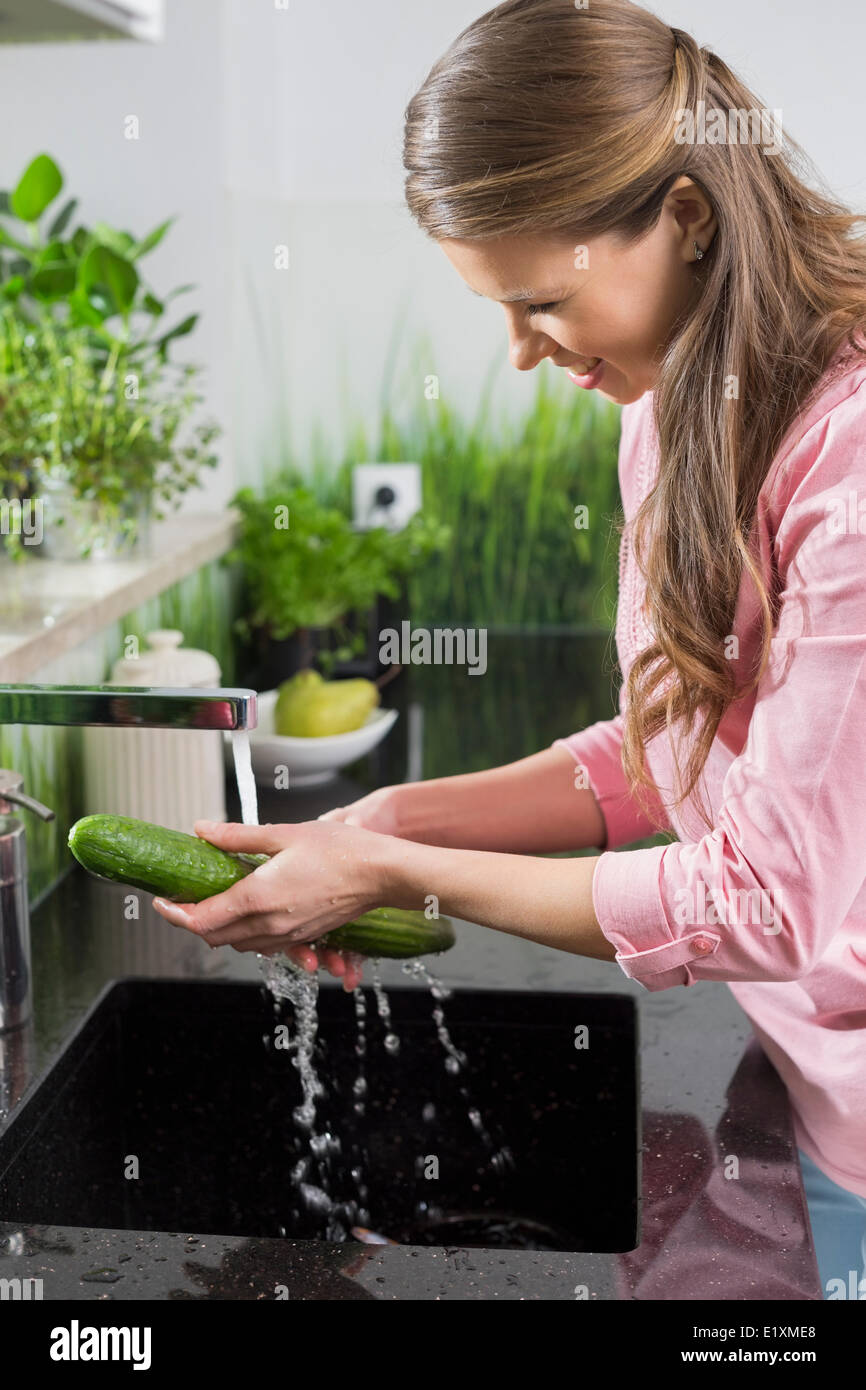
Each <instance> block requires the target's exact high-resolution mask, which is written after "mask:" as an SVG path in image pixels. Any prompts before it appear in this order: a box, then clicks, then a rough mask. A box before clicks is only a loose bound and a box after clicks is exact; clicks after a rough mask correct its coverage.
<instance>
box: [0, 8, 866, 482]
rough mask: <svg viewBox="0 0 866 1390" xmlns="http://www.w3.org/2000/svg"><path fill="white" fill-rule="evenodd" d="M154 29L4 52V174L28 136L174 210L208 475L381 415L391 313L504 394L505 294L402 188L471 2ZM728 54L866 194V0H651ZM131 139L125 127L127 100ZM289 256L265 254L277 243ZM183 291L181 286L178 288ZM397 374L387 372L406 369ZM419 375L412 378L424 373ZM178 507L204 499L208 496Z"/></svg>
mask: <svg viewBox="0 0 866 1390" xmlns="http://www.w3.org/2000/svg"><path fill="white" fill-rule="evenodd" d="M167 8H168V23H167V36H166V42H165V44H164V45H161V46H159V47H155V48H153V47H150V46H147V45H144V44H141V45H138V44H134V43H100V44H76V45H45V46H26V47H14V48H12V47H10V48H5V49H2V48H0V104H2V109H4V114H5V120H4V122H3V129H4V141H3V147H2V155H0V184H4V183H5V184H8V183H9V182H11V180H12V179H13V177H14V176H15V175H16V174H17V172H18V171H19V170H20V168H21V167H22V166H23V164H24V163H25V161H26V160H27V159H28V158H29V157H30V156H31V155H32V154H34V153H35V152H36V151H37V150H40V149H46V150H49V151H51V152H52V153H53V154H54V155H55V156H56V157H57V158H58V159H59V161H60V163H61V165H62V167H63V168H64V171H65V173H66V175H67V178H68V181H69V185H70V187H71V188H72V189H73V190H74V191H77V192H80V193H81V194H82V196H83V200H84V212H85V214H86V215H88V216H90V217H94V218H95V217H102V218H104V219H105V220H107V221H111V222H115V223H118V224H119V225H121V226H123V225H127V224H128V225H129V227H130V228H132V229H135V230H138V229H143V228H145V227H149V226H150V225H152V224H153V223H155V222H157V221H159V220H160V219H161V218H162V217H163V216H165V215H167V214H168V213H177V214H179V221H178V224H177V226H176V227H175V228H174V229H173V230H172V232H171V234H170V236H169V238H168V239H167V241H166V242H165V243H164V245H163V246H162V247H161V248H160V249H159V250H158V251H157V252H156V253H155V254H154V255H153V257H152V259H151V260H150V262H149V263H148V269H149V270H150V272H151V274H152V278H153V280H154V282H155V284H156V286H157V288H163V289H164V288H167V287H170V286H171V285H173V284H177V283H180V282H182V281H186V280H189V279H193V280H196V281H197V282H198V283H199V285H200V290H199V291H198V292H197V294H196V296H195V297H193V296H190V297H189V301H188V303H189V305H190V308H192V307H193V306H194V307H196V308H198V309H200V310H201V313H202V323H201V326H200V328H199V330H198V331H197V333H196V335H195V337H194V338H192V339H189V340H187V341H186V342H185V343H184V344H183V346H182V349H181V355H183V356H185V357H188V358H190V359H195V360H200V361H204V362H206V363H207V365H208V368H209V403H210V405H211V406H212V407H213V408H214V409H215V410H216V411H217V413H218V414H219V416H220V417H221V419H222V420H223V421H224V423H225V424H226V426H227V428H228V429H229V431H230V438H229V440H227V441H226V444H225V445H224V454H225V464H224V467H223V469H222V470H221V473H220V476H219V478H217V479H216V480H214V481H213V482H211V483H210V484H209V503H210V504H211V505H213V506H218V505H221V504H222V502H223V501H224V500H225V498H226V497H227V496H228V495H229V493H230V491H231V490H232V488H233V486H234V470H235V469H237V471H238V473H239V475H240V476H243V477H249V478H251V479H253V480H254V479H256V478H257V477H258V476H259V475H260V473H261V470H262V468H263V467H264V466H266V465H267V464H269V463H271V462H273V461H274V460H275V458H276V457H277V456H278V454H279V449H280V442H281V440H282V439H285V438H290V439H291V441H292V442H293V444H294V446H295V448H296V450H297V451H298V452H299V453H301V454H302V455H303V452H304V450H305V447H306V442H307V440H308V438H309V433H310V430H311V428H312V427H313V425H314V424H315V423H317V422H318V423H319V424H320V425H321V426H322V428H323V429H324V430H325V432H326V434H328V435H329V436H330V437H331V438H333V439H334V440H337V439H338V438H339V435H340V431H341V428H342V426H341V412H342V405H343V400H344V396H345V393H346V392H348V393H349V402H348V403H349V405H350V406H351V407H352V408H354V410H355V411H356V412H359V413H360V414H361V415H362V416H364V417H366V418H367V419H369V420H375V419H376V418H377V417H378V406H379V397H380V389H381V382H382V373H383V366H384V361H385V358H386V354H387V351H388V346H389V343H390V342H391V341H392V338H393V334H394V331H395V326H396V325H397V321H398V319H399V318H400V316H401V314H403V313H404V312H405V322H404V325H403V331H402V338H401V339H400V341H401V342H402V344H403V348H402V350H401V351H400V352H399V353H398V356H397V369H398V372H399V371H401V370H402V371H404V372H405V369H406V367H407V357H406V349H407V347H408V345H409V344H410V343H411V342H412V341H413V340H414V339H415V338H416V336H417V335H418V333H422V332H423V333H429V335H430V336H431V337H432V338H433V340H434V344H435V370H436V371H437V372H438V374H439V376H440V380H441V389H442V392H443V394H444V395H445V396H446V397H447V398H448V399H449V401H451V402H452V403H453V404H455V405H456V406H458V407H459V408H460V409H461V410H465V411H472V410H473V408H474V405H475V401H476V399H477V396H478V391H479V387H480V384H481V381H482V379H483V377H484V375H485V372H486V371H487V370H488V368H489V366H490V363H491V362H492V361H494V360H495V359H497V358H498V359H499V360H500V361H501V371H500V375H499V399H500V401H501V402H502V404H503V406H505V407H507V408H508V409H510V410H517V409H519V408H520V407H521V405H522V404H523V402H525V401H527V400H528V399H529V398H530V397H531V396H532V394H533V393H534V390H535V385H536V373H518V372H515V371H514V370H513V369H512V368H511V367H510V366H509V364H508V362H507V360H506V346H507V344H506V338H505V325H504V319H503V316H502V313H501V311H500V310H499V309H498V308H497V307H496V306H495V305H492V304H487V303H484V302H483V301H480V300H477V299H475V298H473V297H472V296H471V295H470V294H469V293H468V291H467V289H466V288H465V286H464V285H463V283H462V281H460V279H459V277H457V276H456V275H455V273H454V271H453V270H452V269H451V267H450V265H449V264H448V262H447V261H446V259H445V257H444V255H443V253H442V252H441V251H440V250H439V248H438V247H436V246H435V245H434V244H433V243H431V242H428V241H427V239H426V238H425V237H424V236H423V235H422V233H421V232H420V231H419V230H418V229H417V227H416V226H415V224H414V223H413V222H412V220H411V219H410V217H409V214H408V211H407V210H406V209H405V208H404V206H403V201H402V184H403V170H402V167H401V162H400V161H401V154H400V151H401V141H402V119H403V112H404V108H405V106H406V103H407V101H408V100H409V98H410V97H411V95H412V93H413V92H414V90H415V89H416V88H417V86H418V85H419V84H420V82H421V81H422V80H423V78H424V76H425V74H426V72H427V71H428V69H429V67H430V66H431V65H432V64H433V62H434V61H435V60H436V59H437V58H438V57H439V56H440V54H441V53H442V52H443V51H444V50H445V49H446V48H447V47H448V45H449V44H450V42H451V41H452V40H453V38H454V37H456V35H457V34H458V33H459V31H460V30H461V29H462V28H464V27H465V26H466V25H467V24H468V23H470V22H471V21H472V20H473V19H474V18H476V17H477V16H478V15H480V14H482V13H484V12H485V10H487V9H488V8H490V5H489V4H487V3H484V2H483V0H436V3H435V4H428V3H422V0H365V3H364V4H363V5H359V4H357V2H356V0H328V3H327V4H325V3H321V0H288V8H286V9H282V8H280V9H278V8H277V5H276V3H275V0H168V6H167ZM653 8H655V9H656V12H657V13H660V14H662V15H663V17H664V18H665V19H666V20H667V21H668V22H669V23H672V24H677V25H679V26H680V27H682V28H686V29H688V30H690V31H691V32H692V33H693V34H694V35H695V37H696V38H697V39H698V42H700V43H704V44H709V45H710V46H711V47H714V48H715V49H716V50H717V51H718V52H719V53H720V54H721V55H722V56H723V57H724V58H725V59H726V61H728V62H729V63H730V64H731V66H733V67H734V68H735V69H737V70H739V71H740V73H741V75H742V76H743V77H744V78H745V80H746V81H747V82H748V83H749V84H750V85H752V86H753V87H754V88H755V89H756V92H757V94H758V96H759V97H760V98H761V99H762V100H763V102H764V103H765V104H766V105H767V106H768V107H771V108H775V107H781V108H782V110H783V112H784V120H785V125H786V127H787V128H788V129H789V130H790V131H791V133H792V134H793V135H794V136H795V137H796V138H798V139H799V140H800V142H801V144H803V145H804V146H805V148H806V150H807V151H808V152H809V153H810V154H811V156H812V157H813V159H815V161H816V162H817V164H818V166H819V168H820V169H821V171H822V172H823V174H824V177H825V180H826V183H827V184H828V185H829V186H830V188H831V189H832V190H833V191H834V192H835V193H836V194H837V195H838V196H840V197H841V198H843V199H844V200H845V201H848V202H849V203H851V204H852V205H853V206H855V207H858V208H860V209H863V208H864V207H866V161H864V158H863V154H862V140H863V116H864V105H866V102H864V96H863V85H862V76H861V72H860V68H861V65H862V54H863V52H864V51H866V10H864V9H863V8H861V7H860V5H859V4H858V3H857V0H825V3H824V4H823V5H822V6H821V9H820V13H817V12H816V11H815V9H814V6H813V5H812V4H811V3H810V4H808V5H807V3H806V0H786V3H784V4H782V3H780V0H772V3H767V0H762V3H761V4H759V5H756V4H755V3H754V0H728V3H727V4H726V5H724V6H719V5H715V4H713V3H710V0H668V3H666V4H664V5H655V6H654V7H653ZM129 113H135V114H137V115H139V116H140V119H141V126H142V138H141V140H140V141H139V142H138V143H133V142H129V141H126V140H124V138H123V129H122V121H123V118H124V116H125V115H127V114H129ZM281 243H285V244H287V245H288V247H289V254H290V268H289V269H288V270H287V271H280V270H277V269H275V268H274V247H275V246H276V245H278V244H281ZM186 302H187V301H181V303H186ZM398 384H399V377H398ZM421 388H422V383H421V381H420V380H419V379H412V380H408V379H405V378H404V380H403V382H402V384H401V385H400V392H398V399H399V395H400V393H401V392H403V391H410V392H415V391H417V392H419V394H420V391H421ZM189 505H191V506H195V507H199V508H200V507H201V499H200V497H199V498H197V499H190V503H189Z"/></svg>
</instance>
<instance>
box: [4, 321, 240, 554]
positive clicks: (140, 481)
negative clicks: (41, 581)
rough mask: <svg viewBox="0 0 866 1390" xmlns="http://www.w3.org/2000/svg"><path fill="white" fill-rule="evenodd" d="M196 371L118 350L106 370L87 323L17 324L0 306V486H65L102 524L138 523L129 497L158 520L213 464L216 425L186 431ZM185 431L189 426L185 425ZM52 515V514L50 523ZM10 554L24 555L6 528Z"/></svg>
mask: <svg viewBox="0 0 866 1390" xmlns="http://www.w3.org/2000/svg"><path fill="white" fill-rule="evenodd" d="M195 372H196V369H195V368H193V367H189V366H185V367H173V366H171V365H170V364H163V365H159V366H157V365H156V364H155V363H154V362H153V360H151V361H147V360H141V361H139V362H138V364H137V365H136V367H135V369H134V370H133V369H132V367H131V364H130V361H129V358H128V355H127V354H126V353H125V352H124V351H123V350H122V347H121V345H120V344H115V346H114V347H113V348H112V350H111V352H110V354H109V356H108V360H107V362H106V363H105V365H104V366H103V367H98V366H97V364H96V363H95V362H94V360H93V357H92V354H91V352H90V344H89V337H88V333H87V329H86V328H85V327H84V326H81V325H79V326H76V327H71V326H69V325H67V324H61V323H57V322H56V321H54V320H52V319H51V318H50V317H49V316H48V315H45V314H43V315H42V316H41V317H40V318H38V319H37V320H36V321H35V322H33V323H29V322H24V321H22V320H21V319H20V318H19V317H18V315H17V312H16V311H15V309H14V307H13V306H10V305H8V304H7V305H4V306H2V307H0V488H2V491H3V493H4V495H5V496H6V497H8V498H11V497H19V498H24V497H30V498H36V497H38V496H39V495H40V492H41V491H42V489H43V488H44V486H45V483H46V479H54V480H58V481H62V482H64V483H66V484H67V485H68V488H69V489H70V490H71V494H72V496H73V497H74V498H77V499H78V500H80V501H87V502H95V503H97V504H98V512H99V515H100V517H101V519H102V523H103V525H104V526H105V527H107V528H114V529H119V530H121V531H123V530H124V529H126V530H128V529H129V528H130V527H131V526H133V525H134V524H135V519H134V517H132V516H131V515H130V501H131V500H132V501H134V500H135V499H141V500H144V501H146V502H147V503H149V504H150V505H151V506H152V507H153V508H154V511H155V514H156V516H157V517H160V516H162V515H163V514H164V513H163V508H164V507H165V506H167V505H168V504H170V503H173V502H175V501H176V500H177V498H178V497H179V495H180V494H182V493H183V492H185V491H186V490H187V489H188V488H190V487H192V486H193V485H195V484H196V483H197V482H198V479H199V473H200V470H201V469H202V468H208V467H214V466H215V465H216V463H217V456H216V454H215V453H214V452H213V451H212V449H211V444H212V442H213V440H214V438H215V437H216V435H217V433H218V427H217V426H216V425H215V424H214V423H213V422H205V423H200V424H196V425H194V426H189V420H190V416H191V415H192V414H193V412H194V411H195V410H196V408H197V407H198V405H199V403H200V401H201V397H200V396H199V394H198V393H197V392H196V390H195V389H194V386H193V378H194V376H195ZM187 426H189V427H188V428H187ZM50 521H51V518H50V516H49V523H50ZM4 541H5V543H6V548H7V550H8V551H10V553H12V554H14V555H15V556H16V557H20V556H21V555H22V554H23V553H25V548H24V547H23V546H22V545H21V540H20V537H19V536H17V535H15V534H14V532H10V533H9V534H8V535H6V536H5V537H4Z"/></svg>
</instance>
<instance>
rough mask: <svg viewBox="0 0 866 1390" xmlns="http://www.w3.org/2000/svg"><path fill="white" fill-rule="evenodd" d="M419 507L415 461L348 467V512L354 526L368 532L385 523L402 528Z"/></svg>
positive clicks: (417, 464) (418, 467)
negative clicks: (349, 475)
mask: <svg viewBox="0 0 866 1390" xmlns="http://www.w3.org/2000/svg"><path fill="white" fill-rule="evenodd" d="M420 510H421V465H420V464H419V463H358V464H356V465H355V467H354V469H353V470H352V511H353V515H354V522H355V527H356V528H357V529H358V530H359V531H369V530H370V529H371V527H373V526H385V527H387V529H388V530H389V531H402V530H403V527H404V526H405V525H406V523H407V522H408V521H409V519H410V517H412V516H414V515H415V513H416V512H420Z"/></svg>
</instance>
